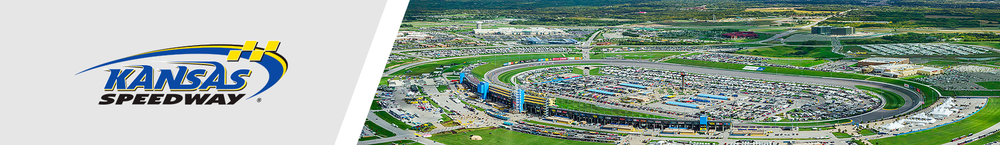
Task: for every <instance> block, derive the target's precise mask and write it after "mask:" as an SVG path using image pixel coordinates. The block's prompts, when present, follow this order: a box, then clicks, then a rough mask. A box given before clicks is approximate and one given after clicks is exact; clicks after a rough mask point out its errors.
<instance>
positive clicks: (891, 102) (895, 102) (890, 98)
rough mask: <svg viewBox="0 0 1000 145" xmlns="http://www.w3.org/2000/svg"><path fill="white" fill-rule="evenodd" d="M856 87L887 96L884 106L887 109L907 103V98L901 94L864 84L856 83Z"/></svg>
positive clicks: (897, 107)
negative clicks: (904, 98)
mask: <svg viewBox="0 0 1000 145" xmlns="http://www.w3.org/2000/svg"><path fill="white" fill-rule="evenodd" d="M854 87H857V88H858V89H862V90H867V91H871V92H874V93H877V94H878V95H879V96H882V98H885V106H884V107H882V109H887V110H893V109H899V107H902V106H903V104H905V103H906V100H903V97H902V96H899V94H896V93H893V92H889V91H886V90H883V89H879V88H874V87H869V86H862V85H856V86H854Z"/></svg>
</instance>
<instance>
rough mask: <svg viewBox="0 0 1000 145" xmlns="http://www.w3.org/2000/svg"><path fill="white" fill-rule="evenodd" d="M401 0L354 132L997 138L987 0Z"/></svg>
mask: <svg viewBox="0 0 1000 145" xmlns="http://www.w3.org/2000/svg"><path fill="white" fill-rule="evenodd" d="M409 4H410V6H409V7H408V9H407V12H406V14H405V16H404V20H403V23H402V25H401V26H400V28H399V32H398V34H397V37H396V41H395V44H394V46H393V48H391V49H392V54H390V55H389V58H388V60H387V61H386V66H385V71H384V72H383V74H382V80H381V81H380V83H379V86H378V87H377V89H378V91H377V94H374V99H373V100H372V104H371V110H370V111H369V112H368V116H367V118H366V121H365V125H364V126H365V127H364V128H363V130H362V132H361V135H360V137H359V142H358V143H359V144H447V145H460V144H567V145H569V144H572V145H576V144H656V145H661V144H684V145H716V144H720V145H730V144H734V145H772V144H817V145H820V144H838V145H855V144H858V145H860V144H867V145H891V144H906V145H925V144H926V145H938V144H948V145H966V144H970V145H973V144H974V145H983V144H1000V143H998V142H1000V134H997V132H1000V131H998V130H1000V104H998V103H1000V98H998V96H1000V50H998V47H1000V34H997V33H996V32H997V31H1000V28H998V27H1000V19H998V18H1000V17H997V16H1000V10H998V9H997V8H998V7H1000V4H997V3H996V2H994V1H965V0H959V1H944V2H942V1H926V0H899V1H897V0H874V1H871V0H865V1H860V0H846V1H833V0H778V1H766V2H765V1H753V0H751V1H734V0H706V1H680V0H657V1H645V0H639V1H632V0H630V1H624V0H611V1H596V0H583V1H578V0H577V1H567V0H551V1H510V0H484V1H440V0H415V1H411V2H410V3H409ZM386 49H389V48H386Z"/></svg>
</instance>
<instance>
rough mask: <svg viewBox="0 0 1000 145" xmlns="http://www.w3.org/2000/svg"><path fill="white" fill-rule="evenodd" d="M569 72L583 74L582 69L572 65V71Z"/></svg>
mask: <svg viewBox="0 0 1000 145" xmlns="http://www.w3.org/2000/svg"><path fill="white" fill-rule="evenodd" d="M570 73H574V74H581V75H583V69H580V68H575V67H574V68H573V72H570Z"/></svg>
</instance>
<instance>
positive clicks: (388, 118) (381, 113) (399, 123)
mask: <svg viewBox="0 0 1000 145" xmlns="http://www.w3.org/2000/svg"><path fill="white" fill-rule="evenodd" d="M375 115H376V116H378V118H382V120H385V122H389V123H392V124H395V125H396V126H398V127H399V128H401V129H410V128H413V126H410V125H409V124H406V123H403V121H399V119H396V118H395V117H392V115H389V113H387V112H385V111H375Z"/></svg>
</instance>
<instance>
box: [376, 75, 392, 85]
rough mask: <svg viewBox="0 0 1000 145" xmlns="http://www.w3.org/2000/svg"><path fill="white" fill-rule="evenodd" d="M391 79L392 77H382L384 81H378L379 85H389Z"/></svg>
mask: <svg viewBox="0 0 1000 145" xmlns="http://www.w3.org/2000/svg"><path fill="white" fill-rule="evenodd" d="M389 78H390V77H382V79H381V80H379V81H378V85H389Z"/></svg>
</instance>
